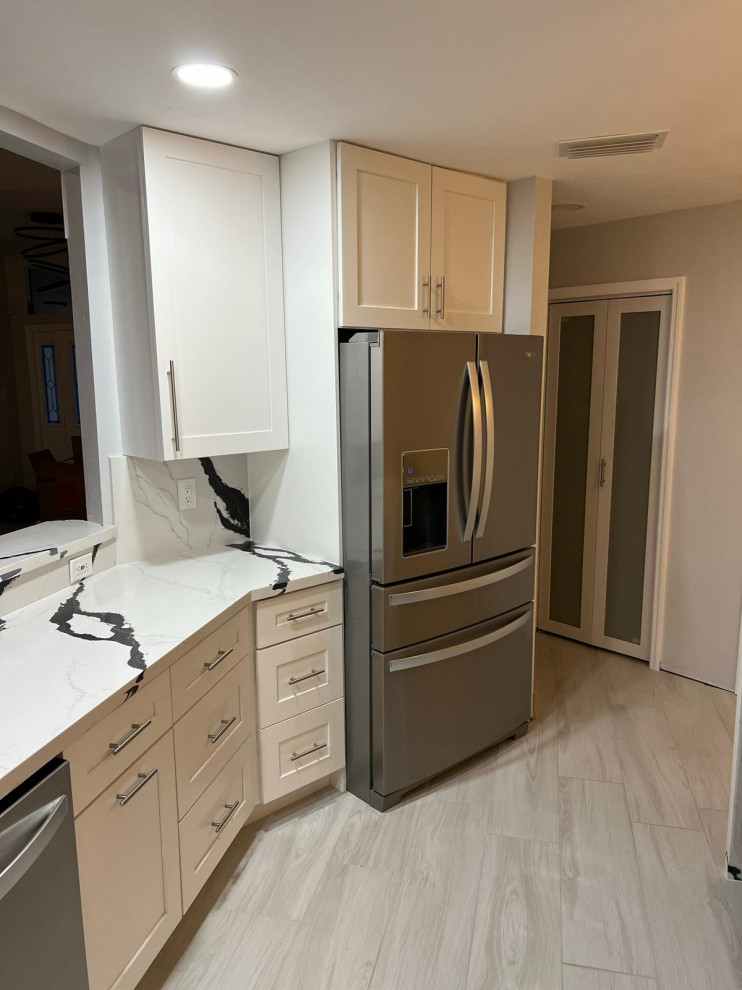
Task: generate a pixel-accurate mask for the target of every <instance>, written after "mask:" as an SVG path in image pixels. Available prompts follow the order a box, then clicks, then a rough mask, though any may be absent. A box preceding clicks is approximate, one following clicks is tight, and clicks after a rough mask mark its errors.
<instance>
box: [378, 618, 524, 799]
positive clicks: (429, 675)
mask: <svg viewBox="0 0 742 990" xmlns="http://www.w3.org/2000/svg"><path fill="white" fill-rule="evenodd" d="M532 644H533V605H531V604H529V605H526V606H521V607H520V608H517V609H513V610H512V611H510V612H506V613H505V614H504V615H500V616H498V617H497V618H496V619H492V620H490V621H488V622H481V623H478V624H477V625H475V626H470V627H468V628H467V629H465V630H463V631H461V632H458V633H456V634H454V635H451V636H442V637H439V638H438V639H434V640H428V641H427V642H426V643H423V644H418V645H417V646H416V647H414V648H412V649H408V650H398V651H396V652H394V653H386V654H381V653H374V654H373V659H372V678H373V701H372V711H373V750H374V756H373V761H374V765H373V789H374V790H375V791H376V792H377V794H381V795H390V794H393V793H394V792H395V791H400V790H404V789H408V788H410V787H413V786H414V785H415V784H417V783H420V782H421V781H423V780H426V779H427V778H428V777H432V776H434V775H435V774H437V773H440V772H441V771H443V770H446V769H447V768H448V767H451V766H454V765H455V764H456V763H460V762H461V761H462V760H465V759H467V758H468V757H470V756H473V755H474V754H475V753H478V752H480V751H481V750H483V749H486V748H487V747H488V746H491V745H493V744H494V743H496V742H499V741H500V740H501V739H504V738H506V737H507V736H508V735H510V734H511V733H512V732H514V731H515V729H517V728H518V726H519V725H522V724H523V723H524V722H526V721H528V719H529V718H530V715H531V655H532Z"/></svg>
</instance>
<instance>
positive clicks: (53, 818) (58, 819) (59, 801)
mask: <svg viewBox="0 0 742 990" xmlns="http://www.w3.org/2000/svg"><path fill="white" fill-rule="evenodd" d="M41 810H42V811H46V812H48V813H47V815H46V818H44V820H43V821H42V823H41V825H40V827H39V828H38V829H37V830H36V831H35V832H34V834H33V835H32V836H31V838H30V839H29V841H28V842H27V843H26V845H25V846H24V847H23V849H21V850H20V852H18V853H17V855H16V856H15V857H14V858H13V859H12V860H11V861H10V862H9V863H8V865H7V866H6V867H5V868H4V869H0V901H1V900H2V899H3V897H5V896H6V894H9V893H10V891H11V890H12V889H13V887H15V885H16V884H17V883H18V881H19V880H20V879H21V878H22V877H23V876H24V875H25V874H26V873H27V872H28V871H29V870H30V869H31V867H32V866H33V864H34V863H35V862H36V860H37V859H38V858H39V856H40V855H41V854H42V852H43V851H44V850H45V849H46V847H47V846H48V845H49V843H50V842H51V840H52V839H53V838H54V836H55V835H56V833H57V832H58V831H59V826H60V825H61V824H62V822H63V821H64V820H65V818H66V817H67V815H68V813H69V802H68V800H67V795H66V794H62V795H61V796H60V797H58V798H55V799H54V800H53V801H51V802H50V803H49V804H48V805H46V807H45V808H43V809H41ZM36 814H38V812H36ZM28 817H32V815H31V816H28ZM25 821H26V819H23V820H22V821H20V822H18V823H17V825H16V826H11V827H10V829H8V832H11V831H16V830H17V829H18V827H19V826H20V825H23V823H24V822H25Z"/></svg>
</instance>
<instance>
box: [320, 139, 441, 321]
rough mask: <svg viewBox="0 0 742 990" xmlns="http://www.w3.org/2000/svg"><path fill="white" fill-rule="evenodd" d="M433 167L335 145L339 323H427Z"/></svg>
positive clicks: (365, 150) (347, 146) (364, 149)
mask: <svg viewBox="0 0 742 990" xmlns="http://www.w3.org/2000/svg"><path fill="white" fill-rule="evenodd" d="M431 171H432V170H431V167H430V165H423V164H421V163H420V162H413V161H410V160H409V159H407V158H397V157H396V156H395V155H384V154H382V153H381V152H379V151H369V150H368V149H367V148H357V147H355V146H354V145H350V144H340V145H338V178H339V190H338V196H339V203H340V230H341V243H340V250H339V260H340V279H339V284H340V313H339V321H340V326H345V327H380V328H386V327H399V328H402V329H407V330H420V329H421V328H423V329H424V328H425V327H427V326H428V318H429V312H428V305H429V299H430V188H431Z"/></svg>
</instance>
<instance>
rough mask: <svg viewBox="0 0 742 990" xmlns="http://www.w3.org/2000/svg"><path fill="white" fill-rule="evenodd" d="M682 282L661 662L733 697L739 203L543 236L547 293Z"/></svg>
mask: <svg viewBox="0 0 742 990" xmlns="http://www.w3.org/2000/svg"><path fill="white" fill-rule="evenodd" d="M681 275H684V276H686V278H687V284H686V306H685V320H684V325H683V333H682V344H681V346H682V350H681V361H680V379H679V390H678V416H677V424H676V431H677V432H676V447H675V466H674V472H673V477H672V481H671V499H672V501H671V517H670V545H669V559H668V580H667V588H666V622H665V630H664V649H663V656H662V658H661V659H662V663H663V666H665V667H667V668H669V669H672V670H676V671H678V672H679V673H683V674H687V675H689V676H691V677H696V678H699V679H701V680H705V681H708V682H710V683H712V684H718V685H719V686H721V687H725V688H729V689H732V690H733V689H734V686H735V673H736V665H737V652H738V642H739V628H740V608H741V606H742V441H741V440H740V425H741V424H742V202H735V203H727V204H723V205H721V206H709V207H701V208H699V209H694V210H678V211H677V212H673V213H659V214H655V215H653V216H646V217H637V218H635V219H632V220H621V221H615V222H613V223H605V224H596V225H594V226H590V227H574V228H570V229H568V230H560V231H555V232H554V234H553V235H552V254H551V277H550V284H551V286H552V287H557V286H568V285H588V284H591V283H598V282H619V281H626V280H631V279H646V278H660V277H665V276H668V277H669V276H681Z"/></svg>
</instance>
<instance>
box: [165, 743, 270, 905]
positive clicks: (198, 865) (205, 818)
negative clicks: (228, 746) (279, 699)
mask: <svg viewBox="0 0 742 990" xmlns="http://www.w3.org/2000/svg"><path fill="white" fill-rule="evenodd" d="M255 748H256V739H255V735H254V734H253V735H252V736H250V738H249V739H248V740H247V742H246V743H244V744H243V745H242V746H240V748H239V749H238V750H237V752H236V753H235V755H234V756H233V757H232V759H231V760H230V761H229V763H228V764H227V765H226V766H225V767H224V769H223V770H222V771H221V773H220V774H219V775H218V776H217V778H216V779H215V780H213V781H212V782H211V784H210V785H209V786H208V787H207V788H206V790H205V791H204V793H203V794H202V795H201V797H200V798H199V799H198V801H196V803H195V804H194V805H193V807H192V808H191V810H190V811H189V812H188V814H187V815H186V816H185V818H184V819H183V821H182V822H181V823H180V869H181V878H182V890H183V911H184V912H185V911H187V910H188V908H189V907H190V905H191V904H192V902H193V899H194V897H195V896H196V894H197V893H198V892H199V890H200V889H201V888H202V887H203V885H204V884H205V883H206V881H207V880H208V878H209V877H210V876H211V874H212V872H213V870H214V867H215V866H216V864H217V863H218V862H219V860H220V859H221V858H222V856H223V855H224V853H225V851H226V849H227V847H228V846H229V844H230V842H231V841H232V839H233V838H234V837H235V835H236V834H237V833H238V832H239V830H240V829H241V828H242V826H243V825H244V824H245V822H246V821H247V819H248V817H249V815H250V812H251V811H252V809H253V808H254V807H255V804H256V802H257V779H256V778H257V757H256V753H255ZM220 822H224V824H223V825H222V826H221V827H220V828H219V830H218V831H217V827H218V826H219V823H220Z"/></svg>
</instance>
